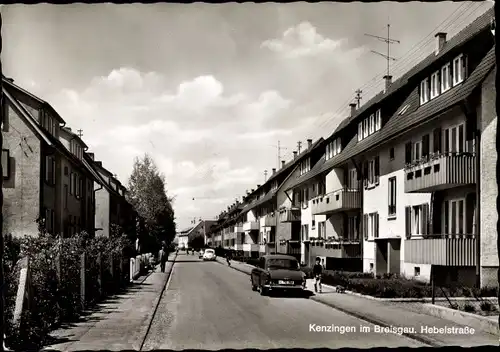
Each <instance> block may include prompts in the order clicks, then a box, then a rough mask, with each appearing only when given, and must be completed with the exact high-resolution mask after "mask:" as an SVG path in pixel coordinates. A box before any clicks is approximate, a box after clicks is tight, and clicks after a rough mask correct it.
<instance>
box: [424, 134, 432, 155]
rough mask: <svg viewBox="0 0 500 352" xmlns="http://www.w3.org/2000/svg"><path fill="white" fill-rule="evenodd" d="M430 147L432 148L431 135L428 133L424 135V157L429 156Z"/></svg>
mask: <svg viewBox="0 0 500 352" xmlns="http://www.w3.org/2000/svg"><path fill="white" fill-rule="evenodd" d="M429 149H430V141H429V135H428V134H426V135H425V136H423V137H422V156H423V157H426V156H429Z"/></svg>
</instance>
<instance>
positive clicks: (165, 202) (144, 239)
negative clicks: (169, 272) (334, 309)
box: [127, 154, 175, 252]
mask: <svg viewBox="0 0 500 352" xmlns="http://www.w3.org/2000/svg"><path fill="white" fill-rule="evenodd" d="M127 200H128V201H129V203H130V204H131V205H132V206H133V207H134V209H135V210H136V211H137V213H138V214H139V215H140V216H141V217H142V218H143V219H144V228H145V233H144V234H143V235H142V236H141V237H140V238H139V242H140V243H141V249H142V252H151V251H152V252H154V251H156V249H158V248H159V246H160V245H161V242H162V241H165V242H166V243H167V244H170V243H171V242H172V241H173V239H174V237H175V217H174V209H173V207H172V202H173V198H170V197H168V195H167V190H166V184H165V176H164V175H163V174H162V173H160V172H159V170H158V167H157V166H156V164H155V162H154V160H153V159H152V158H151V156H149V155H148V154H145V155H144V157H143V158H142V159H139V158H136V159H135V160H134V168H133V170H132V174H131V176H130V179H129V182H128V194H127Z"/></svg>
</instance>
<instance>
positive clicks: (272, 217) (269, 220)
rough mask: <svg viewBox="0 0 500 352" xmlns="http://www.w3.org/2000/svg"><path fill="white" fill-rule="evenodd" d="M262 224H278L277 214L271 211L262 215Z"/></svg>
mask: <svg viewBox="0 0 500 352" xmlns="http://www.w3.org/2000/svg"><path fill="white" fill-rule="evenodd" d="M259 221H260V226H261V227H273V226H276V214H275V213H271V214H266V215H264V216H261V217H260V219H259Z"/></svg>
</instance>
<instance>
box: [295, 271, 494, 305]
mask: <svg viewBox="0 0 500 352" xmlns="http://www.w3.org/2000/svg"><path fill="white" fill-rule="evenodd" d="M301 270H302V271H303V272H304V273H305V274H306V275H307V277H309V278H312V268H310V267H304V268H301ZM323 283H324V284H326V285H331V286H337V285H340V286H343V287H345V288H346V289H347V290H350V291H353V292H356V293H360V294H363V295H369V296H373V297H379V298H424V297H431V296H432V287H431V285H430V284H429V283H426V282H422V281H418V280H413V279H408V278H405V277H403V276H401V275H398V274H385V275H377V276H375V275H373V274H372V273H361V272H345V271H344V272H341V271H333V270H324V271H323ZM443 291H444V293H443ZM444 294H446V296H448V297H463V296H465V297H471V296H476V297H497V296H498V289H497V288H496V287H485V288H481V289H478V288H475V287H463V286H458V285H455V286H452V287H443V290H441V288H437V289H436V291H435V295H436V296H437V297H444Z"/></svg>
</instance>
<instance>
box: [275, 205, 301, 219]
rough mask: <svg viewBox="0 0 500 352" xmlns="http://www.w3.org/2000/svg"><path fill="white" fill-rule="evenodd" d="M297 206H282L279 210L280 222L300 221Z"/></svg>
mask: <svg viewBox="0 0 500 352" xmlns="http://www.w3.org/2000/svg"><path fill="white" fill-rule="evenodd" d="M300 217H301V215H300V209H299V208H284V209H281V210H280V222H295V221H300Z"/></svg>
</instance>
